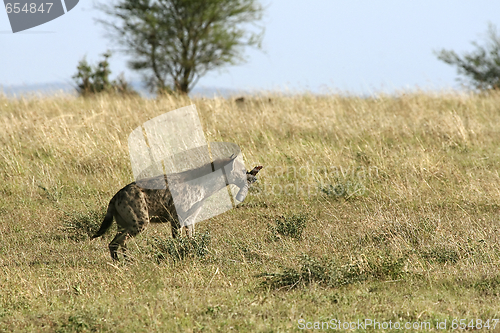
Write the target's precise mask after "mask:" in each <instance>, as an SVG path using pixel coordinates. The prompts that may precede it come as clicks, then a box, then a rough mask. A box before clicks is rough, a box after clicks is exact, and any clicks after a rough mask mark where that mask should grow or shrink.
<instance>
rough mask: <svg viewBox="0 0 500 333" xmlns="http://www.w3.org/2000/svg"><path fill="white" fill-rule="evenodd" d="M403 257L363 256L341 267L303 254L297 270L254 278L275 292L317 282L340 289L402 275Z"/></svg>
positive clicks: (292, 269)
mask: <svg viewBox="0 0 500 333" xmlns="http://www.w3.org/2000/svg"><path fill="white" fill-rule="evenodd" d="M405 259H406V258H405V257H398V258H394V257H393V256H391V255H389V254H385V255H379V256H374V257H372V258H370V259H367V258H366V257H364V256H362V257H361V258H360V259H356V260H350V261H349V262H348V263H346V264H344V265H340V266H339V265H337V264H336V263H335V261H333V260H330V259H326V258H323V259H316V258H313V257H309V256H308V255H305V254H304V255H303V256H302V257H301V258H300V261H301V263H300V267H299V268H298V269H295V268H284V269H283V272H281V273H262V274H259V275H257V276H256V277H264V278H265V279H264V281H263V282H262V286H265V287H270V288H274V289H279V288H285V287H288V289H293V288H298V287H304V286H307V285H310V284H312V283H318V284H320V285H324V286H327V287H340V286H344V285H349V284H353V283H356V282H361V281H365V280H368V279H374V280H387V279H390V280H394V279H398V278H401V277H403V276H404V273H405V272H404V263H405Z"/></svg>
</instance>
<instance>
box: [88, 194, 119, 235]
mask: <svg viewBox="0 0 500 333" xmlns="http://www.w3.org/2000/svg"><path fill="white" fill-rule="evenodd" d="M114 199H115V198H113V199H111V201H110V202H109V205H108V211H107V212H106V216H105V217H104V221H102V224H101V227H100V228H99V230H98V231H97V232H96V233H95V235H94V236H92V238H91V239H94V238H97V237H101V236H102V235H104V233H105V232H106V230H108V229H109V227H111V225H112V224H113V216H114V215H115V200H114Z"/></svg>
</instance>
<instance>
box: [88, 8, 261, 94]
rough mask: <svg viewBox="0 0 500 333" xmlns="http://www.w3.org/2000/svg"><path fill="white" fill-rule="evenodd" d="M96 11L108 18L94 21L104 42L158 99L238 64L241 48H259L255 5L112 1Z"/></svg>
mask: <svg viewBox="0 0 500 333" xmlns="http://www.w3.org/2000/svg"><path fill="white" fill-rule="evenodd" d="M98 8H99V9H100V10H102V11H103V12H104V13H106V14H108V15H109V16H111V17H112V20H111V21H107V20H99V22H100V23H102V24H104V25H105V27H106V28H107V31H108V37H110V38H112V39H113V41H115V42H117V43H118V44H119V45H120V46H121V47H123V48H122V51H124V52H125V53H127V54H129V55H130V56H131V60H130V61H129V63H128V64H129V66H130V68H132V69H134V70H137V71H140V72H141V73H142V75H143V78H144V80H145V82H146V84H147V85H148V87H149V88H150V89H151V90H152V91H156V92H157V93H159V94H162V93H166V92H172V91H176V92H178V93H182V94H187V93H188V92H189V91H190V90H191V89H192V88H193V86H194V85H195V84H196V83H197V82H198V80H199V79H200V78H201V77H202V76H203V75H205V74H206V73H207V72H208V71H211V70H214V69H217V68H220V67H223V66H225V65H234V64H237V63H240V62H243V61H244V58H243V49H244V47H245V46H255V47H260V42H261V40H262V35H263V28H262V27H260V26H258V25H257V24H256V23H257V22H258V21H259V20H260V19H261V18H262V13H263V8H262V6H261V5H260V4H259V3H258V2H257V0H118V1H115V2H112V3H111V4H102V5H98ZM251 27H253V32H252V31H250V28H251Z"/></svg>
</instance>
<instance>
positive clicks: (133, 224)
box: [92, 157, 262, 260]
mask: <svg viewBox="0 0 500 333" xmlns="http://www.w3.org/2000/svg"><path fill="white" fill-rule="evenodd" d="M207 167H208V168H209V170H214V171H218V170H222V171H223V172H218V173H214V175H216V176H215V177H211V178H210V179H211V180H210V181H207V182H203V183H202V184H195V185H193V184H192V182H191V184H190V182H189V181H190V180H193V179H197V178H199V177H203V176H204V175H206V174H207V172H206V170H207ZM260 168H262V167H256V168H255V169H254V170H252V171H251V172H247V171H246V169H245V166H244V164H243V163H242V162H240V161H239V160H238V159H236V158H235V157H230V158H226V159H220V160H217V161H214V162H213V163H211V165H210V164H208V165H205V166H203V167H200V168H198V169H193V170H189V171H185V172H181V173H177V174H173V175H168V176H167V175H160V176H157V177H153V178H148V179H141V180H139V181H136V182H133V183H131V184H128V185H127V186H125V187H124V188H122V189H121V190H120V191H118V193H116V194H115V196H114V197H113V198H112V199H111V201H110V202H109V206H108V211H107V212H106V216H105V217H104V221H103V222H102V225H101V227H100V229H99V230H98V231H97V233H96V234H95V235H94V236H93V237H92V238H97V237H99V236H102V235H103V234H104V233H105V232H106V230H107V229H108V228H109V227H110V226H111V224H112V223H113V217H114V218H115V220H116V223H117V224H118V232H117V234H116V236H115V238H114V239H113V240H112V241H111V243H109V251H110V253H111V258H113V259H114V260H117V259H118V254H117V251H118V248H119V247H120V246H121V247H122V249H123V251H124V252H125V250H126V244H125V241H126V240H127V238H129V237H134V236H136V235H137V234H138V233H140V232H141V231H143V230H144V228H145V227H146V225H148V224H149V223H168V222H169V223H170V225H171V227H172V237H174V238H177V237H178V236H179V233H182V228H181V225H184V226H187V227H186V229H187V230H186V233H187V236H188V237H192V236H193V235H194V222H195V221H196V217H197V216H198V214H199V213H200V211H201V209H202V207H203V204H204V202H205V200H206V199H207V198H208V197H210V196H211V195H213V194H214V193H215V192H217V191H219V190H221V189H222V188H223V187H225V186H226V185H229V184H234V185H236V186H238V187H239V189H240V190H239V192H238V194H237V195H236V200H238V201H243V200H244V198H245V196H246V195H247V193H248V188H249V185H250V184H251V183H253V182H255V181H256V180H257V178H256V177H255V175H256V173H257V172H258V171H259V170H260ZM167 178H168V180H167ZM174 197H175V198H176V203H175V205H174ZM180 220H181V221H180ZM181 222H182V223H181Z"/></svg>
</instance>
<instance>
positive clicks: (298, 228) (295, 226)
mask: <svg viewBox="0 0 500 333" xmlns="http://www.w3.org/2000/svg"><path fill="white" fill-rule="evenodd" d="M306 222H307V215H305V214H298V215H292V216H281V217H280V218H278V219H276V220H275V225H274V226H273V225H268V228H269V231H270V232H271V234H272V235H273V236H274V238H279V237H277V236H278V235H282V236H288V237H291V238H295V239H300V238H301V237H302V232H303V231H304V229H305V228H306Z"/></svg>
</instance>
